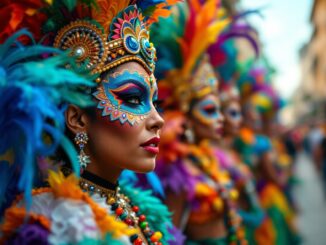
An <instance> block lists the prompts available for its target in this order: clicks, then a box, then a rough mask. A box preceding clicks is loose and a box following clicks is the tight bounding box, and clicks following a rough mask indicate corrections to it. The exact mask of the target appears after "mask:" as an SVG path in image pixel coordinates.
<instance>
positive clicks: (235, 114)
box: [225, 108, 242, 121]
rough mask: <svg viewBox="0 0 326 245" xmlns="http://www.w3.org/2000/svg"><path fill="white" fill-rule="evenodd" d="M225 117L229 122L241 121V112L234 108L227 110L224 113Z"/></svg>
mask: <svg viewBox="0 0 326 245" xmlns="http://www.w3.org/2000/svg"><path fill="white" fill-rule="evenodd" d="M225 113H226V115H227V116H229V117H230V118H231V120H233V121H239V120H241V119H242V114H241V111H240V110H239V109H235V108H228V109H227V110H226V111H225Z"/></svg>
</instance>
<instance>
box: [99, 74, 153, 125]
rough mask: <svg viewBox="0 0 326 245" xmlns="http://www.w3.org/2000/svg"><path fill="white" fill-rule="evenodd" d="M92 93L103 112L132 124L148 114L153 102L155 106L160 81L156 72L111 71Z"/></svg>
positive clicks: (103, 114) (114, 119)
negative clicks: (152, 73)
mask: <svg viewBox="0 0 326 245" xmlns="http://www.w3.org/2000/svg"><path fill="white" fill-rule="evenodd" d="M93 95H94V96H95V98H97V99H98V100H99V103H98V106H97V108H99V109H101V110H102V116H108V117H109V119H110V121H116V120H119V121H120V122H121V124H124V123H126V122H128V123H129V124H130V125H131V126H132V125H134V124H137V123H138V122H139V121H141V120H143V119H145V118H146V117H147V115H148V114H149V113H150V111H151V110H152V105H154V107H156V102H157V85H156V81H155V78H154V76H153V75H151V76H149V75H147V74H143V73H140V72H138V71H130V70H123V71H121V72H115V73H113V74H111V75H109V76H108V78H107V80H103V81H102V82H101V84H100V85H99V86H98V87H97V91H96V92H95V93H94V94H93Z"/></svg>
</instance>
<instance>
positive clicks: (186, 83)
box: [151, 0, 229, 112]
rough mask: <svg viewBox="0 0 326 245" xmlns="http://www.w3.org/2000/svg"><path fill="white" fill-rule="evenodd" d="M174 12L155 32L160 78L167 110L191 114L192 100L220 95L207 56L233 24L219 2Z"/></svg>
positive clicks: (192, 3)
mask: <svg viewBox="0 0 326 245" xmlns="http://www.w3.org/2000/svg"><path fill="white" fill-rule="evenodd" d="M173 11H174V12H173V15H172V16H171V17H170V18H167V19H161V21H159V22H158V23H157V24H155V25H153V26H152V28H151V36H152V38H153V39H152V41H153V42H154V43H155V45H156V46H157V48H158V53H157V55H158V66H157V71H156V75H157V77H158V79H160V81H159V87H160V94H161V97H162V98H164V100H165V101H164V102H165V103H166V104H165V106H167V107H169V106H173V107H176V108H178V109H180V110H182V111H183V112H187V111H188V109H189V105H190V102H191V100H192V99H194V98H201V97H202V96H204V95H205V94H208V93H211V92H217V86H218V84H217V83H218V82H217V78H216V76H215V72H214V69H213V67H212V66H211V64H210V61H209V58H208V57H207V56H206V55H205V53H206V51H207V49H208V47H209V46H210V45H211V44H213V43H214V42H215V41H216V40H217V37H218V35H219V34H220V33H221V32H222V31H223V29H224V28H225V27H226V26H227V25H228V23H229V20H228V19H227V18H225V17H223V10H222V8H221V7H220V1H218V0H208V1H205V2H204V3H202V1H199V0H191V1H188V3H184V4H180V5H178V6H177V7H176V8H174V9H173ZM163 27H164V29H163ZM163 30H165V31H163Z"/></svg>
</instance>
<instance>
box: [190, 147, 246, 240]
mask: <svg viewBox="0 0 326 245" xmlns="http://www.w3.org/2000/svg"><path fill="white" fill-rule="evenodd" d="M189 158H190V159H191V162H192V163H193V164H194V165H195V166H196V167H197V168H199V169H200V170H201V171H202V172H203V173H204V174H205V175H206V176H207V177H208V178H209V179H211V180H213V181H214V183H215V184H216V191H217V192H218V194H219V195H220V197H221V199H222V201H223V204H224V214H225V217H224V220H225V225H226V227H227V230H228V236H227V238H228V244H230V245H235V244H241V245H242V244H247V241H246V239H245V234H244V231H243V230H242V229H240V225H241V219H240V217H239V215H238V213H237V210H236V205H235V199H236V197H235V196H236V194H233V192H234V191H233V190H229V188H227V187H226V186H224V185H223V184H222V183H223V182H225V176H223V174H221V173H219V172H220V171H219V169H218V162H217V161H216V158H215V157H214V155H213V151H212V148H211V147H210V146H209V144H208V142H202V143H201V144H200V145H199V146H195V145H192V146H191V147H190V154H189ZM221 179H223V180H222V183H221Z"/></svg>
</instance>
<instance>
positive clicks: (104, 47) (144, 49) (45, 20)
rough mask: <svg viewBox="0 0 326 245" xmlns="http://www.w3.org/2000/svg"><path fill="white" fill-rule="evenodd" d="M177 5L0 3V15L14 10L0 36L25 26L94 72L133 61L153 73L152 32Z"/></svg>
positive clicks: (121, 0)
mask: <svg viewBox="0 0 326 245" xmlns="http://www.w3.org/2000/svg"><path fill="white" fill-rule="evenodd" d="M176 1H177V0H166V1H165V0H145V1H140V0H139V1H136V0H53V1H51V0H44V1H42V0H28V1H24V2H23V1H20V0H14V1H10V4H8V3H7V5H2V4H1V5H2V6H1V5H0V12H4V9H7V11H8V10H9V9H8V5H9V7H10V6H11V8H12V9H11V10H13V11H14V12H13V14H12V16H11V18H9V21H8V23H7V24H8V26H9V28H7V27H6V28H3V30H2V31H1V33H0V37H5V36H6V35H8V32H10V31H15V30H16V29H17V28H19V27H21V26H24V27H27V28H30V29H31V30H35V31H36V32H37V33H36V34H37V38H43V39H42V41H44V42H45V43H46V44H48V45H51V46H52V45H53V46H54V47H56V48H59V49H63V50H70V52H71V55H73V56H75V57H76V62H77V64H79V65H80V66H83V67H86V68H87V69H89V70H90V71H91V72H92V73H96V74H100V73H102V72H105V71H107V70H109V69H111V68H112V67H115V66H117V65H120V64H122V63H125V62H128V61H136V62H139V63H140V64H141V65H143V67H144V68H145V69H146V70H147V71H148V72H150V73H152V72H153V70H154V67H155V60H156V54H155V53H156V52H155V48H154V47H153V45H152V44H151V43H150V41H149V31H148V28H149V26H150V25H151V24H152V23H153V22H155V21H157V20H158V18H159V17H160V16H167V15H169V6H170V5H172V4H174V3H175V2H176ZM24 20H25V21H24ZM26 20H27V21H26ZM23 21H24V22H23ZM36 26H37V27H38V28H35V27H36ZM39 30H42V33H39V32H40V31H39ZM9 34H10V33H9ZM42 34H46V35H45V36H44V35H42ZM99 81H100V80H99Z"/></svg>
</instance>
